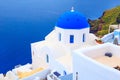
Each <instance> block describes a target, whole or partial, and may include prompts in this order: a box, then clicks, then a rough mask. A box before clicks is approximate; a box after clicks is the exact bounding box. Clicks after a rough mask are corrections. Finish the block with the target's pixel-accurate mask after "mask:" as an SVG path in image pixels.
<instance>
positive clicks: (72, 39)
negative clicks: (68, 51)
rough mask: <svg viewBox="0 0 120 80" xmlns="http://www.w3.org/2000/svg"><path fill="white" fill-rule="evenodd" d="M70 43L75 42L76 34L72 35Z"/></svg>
mask: <svg viewBox="0 0 120 80" xmlns="http://www.w3.org/2000/svg"><path fill="white" fill-rule="evenodd" d="M70 43H74V35H70Z"/></svg>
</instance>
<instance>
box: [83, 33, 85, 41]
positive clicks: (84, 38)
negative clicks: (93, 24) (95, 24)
mask: <svg viewBox="0 0 120 80" xmlns="http://www.w3.org/2000/svg"><path fill="white" fill-rule="evenodd" d="M83 42H85V33H84V34H83Z"/></svg>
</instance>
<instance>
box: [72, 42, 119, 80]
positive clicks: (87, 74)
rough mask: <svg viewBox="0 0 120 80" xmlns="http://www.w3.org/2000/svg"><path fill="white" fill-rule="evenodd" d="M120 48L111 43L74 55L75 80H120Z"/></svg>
mask: <svg viewBox="0 0 120 80" xmlns="http://www.w3.org/2000/svg"><path fill="white" fill-rule="evenodd" d="M119 52H120V47H119V46H116V45H114V44H111V43H105V44H102V45H96V46H93V47H90V48H86V49H82V50H81V49H79V50H76V51H74V53H73V80H120V71H119V70H116V69H114V68H115V67H116V66H120V62H119V61H120V53H119Z"/></svg>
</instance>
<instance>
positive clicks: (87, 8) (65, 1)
mask: <svg viewBox="0 0 120 80" xmlns="http://www.w3.org/2000/svg"><path fill="white" fill-rule="evenodd" d="M117 5H120V0H1V1H0V16H7V17H8V16H9V17H10V16H14V17H16V16H17V17H24V18H25V16H26V17H27V18H28V17H29V18H30V17H32V18H34V16H39V15H44V14H55V15H59V14H61V13H63V12H64V11H66V10H69V9H70V8H71V7H72V6H74V7H75V9H76V10H78V11H80V12H82V13H83V14H85V15H86V16H87V17H88V18H97V17H99V16H100V15H101V14H102V12H103V11H104V10H106V9H109V8H112V7H115V6H117Z"/></svg>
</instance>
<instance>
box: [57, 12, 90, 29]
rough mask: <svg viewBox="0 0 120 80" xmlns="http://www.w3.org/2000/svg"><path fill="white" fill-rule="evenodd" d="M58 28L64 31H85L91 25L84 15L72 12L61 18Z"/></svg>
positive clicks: (64, 14)
mask: <svg viewBox="0 0 120 80" xmlns="http://www.w3.org/2000/svg"><path fill="white" fill-rule="evenodd" d="M56 26H57V27H60V28H63V29H83V28H88V27H89V23H88V21H87V19H86V17H85V16H84V15H83V14H81V13H79V12H77V11H74V10H71V11H67V12H65V13H63V14H62V15H61V16H60V18H59V19H58V21H57V23H56Z"/></svg>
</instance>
